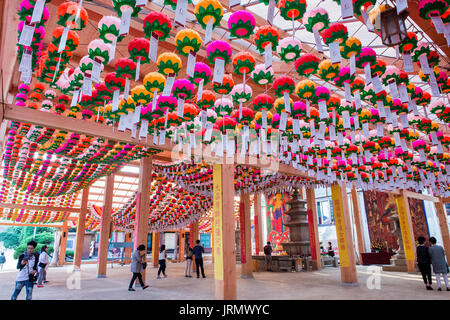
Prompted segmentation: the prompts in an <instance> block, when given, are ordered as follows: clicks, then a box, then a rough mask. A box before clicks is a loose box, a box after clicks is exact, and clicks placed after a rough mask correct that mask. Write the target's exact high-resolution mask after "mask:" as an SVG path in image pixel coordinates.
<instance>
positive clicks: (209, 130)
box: [205, 123, 213, 142]
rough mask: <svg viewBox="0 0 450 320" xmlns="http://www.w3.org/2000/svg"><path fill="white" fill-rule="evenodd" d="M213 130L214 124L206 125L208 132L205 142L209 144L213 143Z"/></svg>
mask: <svg viewBox="0 0 450 320" xmlns="http://www.w3.org/2000/svg"><path fill="white" fill-rule="evenodd" d="M212 129H213V125H212V123H208V124H207V125H206V132H205V141H207V142H210V141H211V136H212Z"/></svg>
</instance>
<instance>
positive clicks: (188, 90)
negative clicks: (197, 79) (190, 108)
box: [172, 79, 194, 106]
mask: <svg viewBox="0 0 450 320" xmlns="http://www.w3.org/2000/svg"><path fill="white" fill-rule="evenodd" d="M172 92H173V95H174V96H175V97H177V98H179V99H183V100H187V99H190V98H192V96H193V95H194V86H193V85H192V83H190V82H189V80H187V79H177V80H175V82H174V83H173V87H172ZM185 106H186V105H185Z"/></svg>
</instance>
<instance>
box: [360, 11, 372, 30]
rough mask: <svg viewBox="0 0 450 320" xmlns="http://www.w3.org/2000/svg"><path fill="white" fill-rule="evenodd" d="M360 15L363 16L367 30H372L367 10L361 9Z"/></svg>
mask: <svg viewBox="0 0 450 320" xmlns="http://www.w3.org/2000/svg"><path fill="white" fill-rule="evenodd" d="M361 15H362V17H363V20H364V24H365V25H366V27H367V30H369V31H370V32H374V28H373V24H372V21H370V19H369V15H368V14H367V12H366V11H365V10H361Z"/></svg>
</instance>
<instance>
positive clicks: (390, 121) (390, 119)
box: [384, 107, 392, 123]
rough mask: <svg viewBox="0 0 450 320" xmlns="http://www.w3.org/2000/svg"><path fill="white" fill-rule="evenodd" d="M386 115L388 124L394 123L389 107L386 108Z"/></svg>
mask: <svg viewBox="0 0 450 320" xmlns="http://www.w3.org/2000/svg"><path fill="white" fill-rule="evenodd" d="M384 114H385V115H386V123H392V115H391V109H390V108H389V107H385V108H384Z"/></svg>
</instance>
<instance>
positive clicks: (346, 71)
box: [334, 67, 355, 87]
mask: <svg viewBox="0 0 450 320" xmlns="http://www.w3.org/2000/svg"><path fill="white" fill-rule="evenodd" d="M354 80H355V75H354V74H353V75H352V74H350V68H349V67H343V68H341V70H340V71H339V74H338V76H337V77H336V78H334V83H335V84H336V85H337V86H340V87H343V86H344V83H349V84H350V83H351V82H353V81H354Z"/></svg>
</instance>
